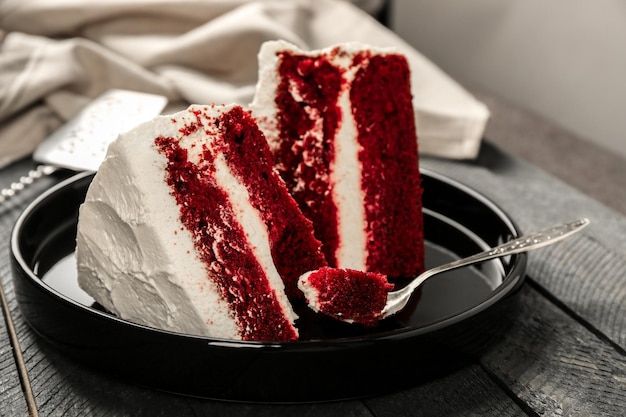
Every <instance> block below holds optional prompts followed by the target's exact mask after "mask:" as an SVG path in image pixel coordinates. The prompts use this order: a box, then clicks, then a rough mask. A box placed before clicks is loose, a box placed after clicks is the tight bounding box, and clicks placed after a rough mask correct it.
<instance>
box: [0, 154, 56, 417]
mask: <svg viewBox="0 0 626 417" xmlns="http://www.w3.org/2000/svg"><path fill="white" fill-rule="evenodd" d="M30 166H31V164H30V163H21V164H16V165H14V166H11V167H9V168H8V169H7V170H6V171H4V172H3V174H5V173H6V175H3V176H2V181H1V182H0V188H4V187H7V186H9V185H10V183H11V182H12V181H15V180H18V179H19V177H20V176H21V175H24V173H26V172H28V169H29V167H30ZM47 181H49V179H47ZM46 186H47V184H46V181H44V183H43V184H40V185H38V187H39V188H37V186H36V187H34V188H33V189H32V190H28V191H27V192H24V193H23V194H22V195H18V196H17V197H16V198H15V199H14V200H11V201H8V202H6V203H4V204H0V282H1V284H2V288H3V290H4V293H5V296H6V298H7V301H8V307H9V312H10V316H11V318H12V319H13V320H14V321H15V318H16V317H18V318H19V317H20V313H19V310H18V307H17V303H16V302H14V294H13V282H12V278H11V272H10V267H9V236H10V232H11V229H12V228H13V224H14V223H15V219H16V218H17V216H18V214H19V213H20V211H21V210H22V209H23V207H24V206H25V205H26V204H27V203H28V202H29V201H30V200H31V199H32V198H34V196H36V195H37V194H38V193H39V192H41V190H42V189H43V188H42V187H44V188H45V187H46ZM0 316H1V317H2V318H1V319H0V416H26V415H28V407H27V403H26V400H25V397H24V392H23V389H22V385H21V383H20V377H19V373H18V368H17V366H16V362H15V358H14V351H13V345H12V343H11V339H10V337H9V329H8V327H7V321H6V316H5V315H4V314H3V313H2V312H0Z"/></svg>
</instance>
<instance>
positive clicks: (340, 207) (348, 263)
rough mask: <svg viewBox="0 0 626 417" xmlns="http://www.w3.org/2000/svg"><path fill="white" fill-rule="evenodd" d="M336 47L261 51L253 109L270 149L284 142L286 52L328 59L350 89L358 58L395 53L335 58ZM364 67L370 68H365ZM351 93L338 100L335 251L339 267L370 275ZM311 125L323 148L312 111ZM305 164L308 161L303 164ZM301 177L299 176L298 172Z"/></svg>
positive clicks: (351, 50)
mask: <svg viewBox="0 0 626 417" xmlns="http://www.w3.org/2000/svg"><path fill="white" fill-rule="evenodd" d="M332 49H333V47H329V48H326V49H321V50H316V51H304V50H301V49H299V48H298V47H296V46H295V45H293V44H291V43H288V42H285V41H269V42H265V43H264V44H263V45H262V46H261V50H260V52H259V80H258V82H257V91H256V94H255V96H254V100H253V102H252V103H251V104H250V107H251V109H252V112H253V114H254V116H255V117H256V118H257V119H258V122H259V127H260V128H261V129H262V130H263V133H264V134H265V136H266V138H267V140H268V143H269V144H270V147H271V148H272V149H273V150H275V149H277V147H278V146H279V144H280V142H281V138H280V137H279V130H278V126H277V122H276V120H277V118H276V112H277V109H276V103H275V101H274V98H275V97H276V90H277V88H278V86H279V83H280V77H279V74H278V72H277V68H278V63H279V58H278V53H279V52H282V51H287V52H292V53H295V54H299V55H307V56H318V55H325V56H326V57H328V58H331V59H332V63H333V64H334V65H335V66H337V67H340V68H343V69H345V70H346V71H345V72H344V75H343V77H344V85H348V86H349V85H351V83H352V81H353V79H354V76H355V74H356V72H357V71H358V69H359V67H352V60H353V57H354V55H355V54H357V53H359V52H362V51H363V50H368V51H370V52H371V53H372V54H385V53H396V51H395V50H394V49H392V48H373V47H371V46H369V45H364V44H361V43H358V42H348V43H345V44H342V45H341V50H342V51H343V52H344V53H343V54H332V53H331V51H332ZM364 65H367V63H365V64H364ZM289 91H290V93H291V95H292V96H293V97H294V98H295V99H296V100H298V99H299V98H300V97H301V94H300V92H298V91H297V88H295V87H293V86H291V88H290V90H289ZM349 94H350V90H349V88H344V89H343V90H342V91H341V93H340V96H339V106H340V108H341V113H342V114H341V126H340V128H339V131H338V133H337V135H336V138H335V156H334V163H333V164H332V165H331V167H330V175H331V182H332V183H333V188H332V198H333V201H334V203H335V205H336V207H337V217H338V229H339V230H338V234H339V245H338V248H337V252H336V254H335V255H336V258H337V267H339V268H351V269H357V270H366V269H367V268H366V260H367V249H366V247H367V246H366V243H367V234H366V223H365V210H364V193H363V191H362V189H361V165H360V163H359V159H358V153H359V151H360V149H361V146H360V145H359V143H358V141H357V127H356V123H355V121H354V118H353V116H352V106H351V103H350V97H349ZM309 115H310V117H311V118H312V120H316V121H317V122H318V123H320V125H316V128H315V129H314V130H312V131H311V132H308V134H309V135H314V136H315V137H316V138H317V137H319V139H318V140H317V141H318V142H320V143H321V140H322V139H323V137H322V135H323V133H322V130H321V129H322V128H321V120H319V117H318V115H317V114H315V113H314V112H313V111H312V110H309ZM305 163H306V159H305ZM296 176H297V173H296Z"/></svg>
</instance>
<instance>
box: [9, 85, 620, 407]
mask: <svg viewBox="0 0 626 417" xmlns="http://www.w3.org/2000/svg"><path fill="white" fill-rule="evenodd" d="M478 94H479V97H480V98H481V99H483V100H485V101H486V102H487V104H488V105H489V106H490V108H491V109H492V112H493V117H492V120H491V122H490V127H489V128H488V130H487V132H486V137H487V139H486V143H485V146H484V148H483V150H482V152H481V156H480V157H479V158H478V159H477V160H476V161H472V162H459V164H468V163H471V164H474V165H476V166H479V165H481V164H484V165H485V166H486V167H487V166H488V168H489V170H491V172H496V171H497V172H505V171H506V175H507V176H510V177H511V178H515V175H516V170H523V169H525V168H524V167H523V166H521V165H519V164H517V162H516V161H517V159H515V158H511V155H517V156H520V157H521V158H522V159H523V160H526V161H529V162H531V163H532V164H533V166H535V167H538V168H539V170H540V171H541V172H549V173H550V174H551V175H554V176H555V178H556V179H557V180H559V181H560V180H562V181H564V182H565V183H567V184H570V185H572V186H573V187H575V189H576V190H577V191H582V192H584V193H585V194H586V195H589V196H591V197H592V198H593V199H594V200H595V201H598V202H599V204H601V206H602V207H605V206H606V207H610V208H611V209H610V210H615V213H617V214H615V217H614V218H615V219H618V220H619V219H620V218H622V217H623V216H626V204H625V202H624V201H625V199H626V192H624V189H625V188H624V187H622V186H623V184H624V183H623V180H624V179H625V178H626V177H625V176H624V173H625V172H626V168H624V166H625V164H624V161H623V160H621V159H620V158H619V157H617V156H615V155H611V154H610V153H608V152H605V151H602V150H601V149H598V148H596V147H594V146H592V145H589V144H587V143H586V142H584V141H581V140H580V139H578V138H576V136H575V135H573V134H570V133H568V132H564V131H562V130H560V129H558V128H555V127H553V126H552V125H550V124H549V123H547V122H545V121H543V120H541V119H540V118H538V117H536V116H534V115H532V114H528V113H525V112H523V111H520V110H519V109H516V108H514V107H512V106H509V105H507V104H505V103H501V102H499V101H497V100H496V99H494V98H492V97H490V96H488V95H486V94H484V95H481V94H480V93H478ZM529 138H530V139H529ZM445 163H449V164H455V163H454V162H445ZM496 164H497V166H498V170H499V171H498V170H495V169H493V166H494V165H496ZM31 167H32V162H31V161H28V160H27V161H22V162H20V163H17V164H15V165H13V166H11V167H9V168H8V169H5V170H3V171H1V172H0V187H4V186H6V185H8V184H9V183H10V182H11V181H12V180H15V179H16V178H19V176H20V175H24V174H25V173H26V172H27V171H28V169H30V168H31ZM588 167H595V170H594V171H593V172H594V173H595V175H594V176H597V177H600V178H599V179H598V182H599V183H600V184H602V185H603V186H604V187H605V190H606V189H609V190H611V191H610V192H606V191H605V190H598V189H597V185H594V184H596V180H590V179H589V178H588V177H590V175H588V173H589V171H588V170H587V171H583V170H584V169H588ZM575 168H577V169H575ZM533 172H534V171H533ZM543 178H544V177H541V180H542V181H543ZM545 178H546V181H550V177H545ZM56 181H57V179H56V178H46V179H44V180H41V181H40V182H38V183H36V184H35V185H34V186H33V187H32V188H31V189H30V190H29V191H28V192H25V193H24V194H23V195H21V196H19V197H17V198H15V199H14V200H13V201H11V202H10V203H9V204H8V205H5V206H4V207H0V278H1V282H2V286H3V288H4V290H5V292H6V297H7V300H8V304H9V308H10V315H11V317H12V318H13V320H14V322H15V327H16V331H17V336H18V339H19V343H20V346H21V351H22V352H23V356H24V360H25V362H26V365H27V371H28V376H29V378H30V383H31V386H32V389H33V392H34V394H35V400H36V406H37V412H38V414H39V415H42V416H183V417H184V416H214V415H219V416H318V415H319V416H355V417H356V416H378V417H386V416H450V415H454V416H473V415H488V416H525V415H530V416H539V415H546V416H552V415H568V416H588V415H607V416H620V415H624V409H626V314H624V309H625V308H626V307H625V304H626V303H624V300H625V299H626V294H625V291H626V290H625V288H626V286H624V285H622V284H623V282H624V278H623V277H624V272H623V271H624V270H626V256H624V255H623V254H619V253H615V251H614V250H613V249H612V248H611V247H609V246H608V245H607V244H606V242H604V241H600V240H597V239H593V238H591V237H589V236H576V237H575V238H572V239H571V241H569V240H568V241H567V244H569V245H570V247H568V251H567V253H570V254H576V256H578V257H582V258H584V257H587V258H588V261H586V262H585V263H583V264H582V265H583V267H582V268H583V271H582V273H583V276H584V275H585V274H586V276H587V278H588V280H584V281H583V280H577V281H573V279H572V277H573V276H581V271H580V266H579V267H578V270H576V271H573V270H571V268H570V267H569V266H568V264H567V263H566V260H565V259H564V260H563V262H561V261H560V260H559V259H558V254H559V253H562V250H561V252H559V251H556V250H554V251H551V249H550V248H546V250H545V251H542V253H541V254H540V255H537V256H534V257H531V258H530V262H531V267H530V268H529V270H528V278H527V280H526V283H525V284H524V286H523V287H522V289H521V292H520V295H519V301H520V302H519V308H520V310H519V311H518V313H517V314H516V315H515V316H514V320H513V322H512V324H511V326H510V327H509V328H508V329H507V330H506V331H503V332H501V334H499V335H498V338H497V341H496V342H495V343H494V344H493V345H492V346H491V348H490V349H489V350H488V351H487V352H486V353H485V354H484V355H482V356H481V357H480V359H479V360H477V361H475V362H474V363H469V364H468V365H467V366H464V367H461V368H460V369H457V370H456V371H454V372H453V373H451V374H449V375H446V376H443V377H442V378H439V379H436V380H433V381H430V382H428V383H424V384H420V385H416V386H414V387H412V388H410V389H406V390H402V391H399V392H394V393H390V394H386V395H381V396H376V397H371V398H364V399H358V400H351V401H340V402H331V403H319V404H292V405H267V404H265V405H264V404H239V403H228V402H219V401H209V400H203V399H197V398H187V397H181V396H176V395H171V394H167V393H162V392H157V391H154V390H151V389H148V388H143V387H138V386H135V385H132V384H129V383H127V382H125V381H122V380H118V379H115V378H112V377H109V376H105V375H101V374H98V373H95V372H93V371H91V370H90V369H87V368H84V367H83V366H81V365H79V364H77V363H75V362H73V361H72V359H70V358H68V357H66V356H65V355H64V354H63V352H59V351H57V350H55V349H53V348H52V347H51V346H49V345H48V344H47V343H45V342H44V341H43V340H41V339H40V338H39V337H38V336H37V335H36V334H35V333H34V332H33V331H32V330H31V329H30V328H29V327H28V326H27V324H26V323H25V322H24V320H23V319H22V317H21V315H20V312H19V310H18V307H17V303H16V301H15V298H14V294H13V285H12V279H11V274H10V271H9V265H8V236H9V233H10V229H11V227H12V225H13V223H14V221H15V218H16V217H17V215H18V214H19V212H20V211H21V209H22V208H23V207H24V206H25V205H26V204H27V203H28V202H29V201H31V200H32V199H33V198H34V196H36V195H37V193H39V192H41V191H42V190H44V189H45V188H47V187H49V186H50V185H51V184H53V183H54V182H56ZM537 181H539V180H537ZM532 184H533V183H529V186H532ZM516 186H517V187H519V189H520V190H523V189H524V186H525V184H517V185H516ZM557 186H559V187H560V185H559V184H557V183H556V182H555V187H557ZM528 192H529V193H532V192H536V191H535V190H528ZM530 195H531V194H529V196H530ZM554 198H557V197H554ZM558 198H561V197H558ZM610 213H612V212H610ZM625 221H626V220H625ZM561 249H562V248H561ZM607 256H611V257H612V261H611V263H610V265H612V266H611V268H608V267H607V268H604V267H603V264H602V262H603V257H607ZM620 257H621V258H620ZM555 258H556V259H555ZM587 258H585V259H587ZM616 259H617V261H616ZM620 259H621V261H620ZM620 262H621V263H620ZM622 263H623V264H624V267H625V268H624V269H621V268H620V266H621V264H622ZM393 365H394V366H401V365H398V364H393ZM155 366H156V365H155ZM294 371H297V370H294ZM261 383H262V382H261ZM28 412H29V410H28V407H27V404H26V400H25V395H24V393H23V389H22V386H21V384H20V378H19V374H18V368H17V366H16V361H15V357H14V355H13V346H12V344H11V341H10V338H9V332H8V328H7V326H6V325H5V323H4V322H2V325H0V416H25V415H28Z"/></svg>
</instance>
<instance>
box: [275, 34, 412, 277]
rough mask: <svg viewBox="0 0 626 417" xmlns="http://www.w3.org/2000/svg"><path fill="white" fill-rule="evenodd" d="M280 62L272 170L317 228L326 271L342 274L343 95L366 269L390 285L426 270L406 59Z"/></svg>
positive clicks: (364, 52)
mask: <svg viewBox="0 0 626 417" xmlns="http://www.w3.org/2000/svg"><path fill="white" fill-rule="evenodd" d="M276 56H277V57H278V63H277V68H276V71H277V74H278V77H279V79H280V81H279V85H278V87H277V88H276V91H275V106H276V120H277V122H276V127H277V130H278V133H277V136H278V140H275V141H276V142H278V143H279V146H277V147H276V148H273V152H274V155H275V158H276V161H275V164H276V167H277V169H278V170H279V171H280V174H281V176H282V177H283V179H284V180H285V182H286V183H287V187H288V188H289V190H290V192H291V194H292V195H293V197H294V198H295V200H296V201H297V202H298V204H299V206H300V208H301V210H302V211H303V213H304V214H305V215H306V216H307V217H308V218H310V219H311V220H312V221H313V224H314V227H315V233H316V237H317V238H318V239H320V240H321V241H322V243H323V251H324V254H325V256H326V259H327V260H328V263H329V265H331V266H334V267H344V266H346V265H342V264H340V263H339V261H338V259H337V250H338V247H339V245H341V244H342V242H341V239H342V237H341V236H340V233H339V230H338V221H339V219H338V212H337V205H336V202H335V201H334V200H333V196H332V189H333V186H334V181H335V179H334V178H333V175H332V174H333V173H332V166H333V164H335V163H341V162H340V161H336V160H335V156H336V155H335V147H336V142H335V141H336V140H339V139H338V138H337V134H338V132H339V130H340V129H341V127H342V123H346V120H344V119H345V117H342V110H341V108H340V104H339V97H340V95H341V94H342V93H344V92H346V91H347V92H348V93H349V102H350V106H351V117H352V118H353V119H354V122H355V128H356V136H357V137H356V141H357V143H358V146H359V148H360V150H359V152H358V160H359V163H360V164H361V170H362V177H361V189H362V191H363V194H364V202H363V207H364V217H365V219H364V222H365V224H364V226H363V229H364V233H365V240H366V248H365V249H364V250H365V251H366V265H365V266H364V268H365V269H366V270H367V271H376V272H381V273H383V274H385V275H388V276H390V277H412V276H415V275H416V274H419V273H420V272H422V271H423V270H424V244H423V240H424V236H423V224H422V222H423V220H422V202H421V201H422V200H421V195H422V188H421V180H420V172H419V161H418V145H417V134H416V128H415V114H414V111H413V105H412V95H411V89H410V69H409V65H408V63H407V61H406V58H405V57H404V56H403V55H400V54H395V53H379V52H372V51H371V50H370V49H368V48H365V49H361V50H359V51H356V52H355V51H354V50H352V51H349V50H347V49H346V50H344V49H343V47H342V46H338V47H335V48H332V49H329V50H325V51H322V52H320V51H316V52H315V53H306V52H302V53H300V52H298V51H297V50H292V49H289V48H287V49H285V50H282V51H279V52H277V53H276ZM338 59H339V60H343V61H345V60H348V61H349V64H338V63H337V62H338ZM355 68H356V72H354V69H355ZM348 73H350V74H351V75H350V76H348ZM351 77H352V78H351ZM342 220H343V221H346V220H347V221H349V219H342ZM343 239H348V240H349V239H350V237H343Z"/></svg>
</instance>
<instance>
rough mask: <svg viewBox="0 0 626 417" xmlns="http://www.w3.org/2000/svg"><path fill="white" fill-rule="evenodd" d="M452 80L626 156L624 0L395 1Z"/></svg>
mask: <svg viewBox="0 0 626 417" xmlns="http://www.w3.org/2000/svg"><path fill="white" fill-rule="evenodd" d="M393 1H394V2H393V8H392V16H391V26H392V28H393V29H394V30H395V31H396V32H397V33H398V34H399V35H400V36H401V37H403V38H404V39H405V40H407V41H408V42H409V43H411V44H412V45H413V46H414V47H415V48H416V49H417V50H419V51H420V52H421V53H423V54H424V55H426V56H427V57H429V58H430V59H431V60H432V61H433V62H435V63H436V64H437V65H439V66H440V67H441V68H442V69H443V70H445V71H446V72H447V73H448V74H450V75H451V76H452V77H454V78H456V79H458V80H459V81H461V82H464V83H466V84H467V85H471V86H474V87H476V88H479V89H481V90H483V91H485V92H490V93H493V94H494V95H495V96H496V97H500V98H503V99H505V100H507V101H509V102H511V103H514V104H517V105H519V106H521V107H524V108H527V109H530V110H532V111H534V112H535V113H538V114H540V115H542V116H544V117H545V118H547V119H548V120H551V121H553V122H555V123H556V124H557V125H560V126H562V127H565V128H567V129H569V130H570V131H572V132H574V133H576V134H578V135H579V136H580V137H582V138H586V139H589V140H593V141H594V142H596V143H598V144H599V145H601V146H603V147H605V148H607V149H610V150H613V151H615V152H617V153H620V154H622V155H624V156H625V157H626V0H592V1H589V0H517V1H516V0H393Z"/></svg>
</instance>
